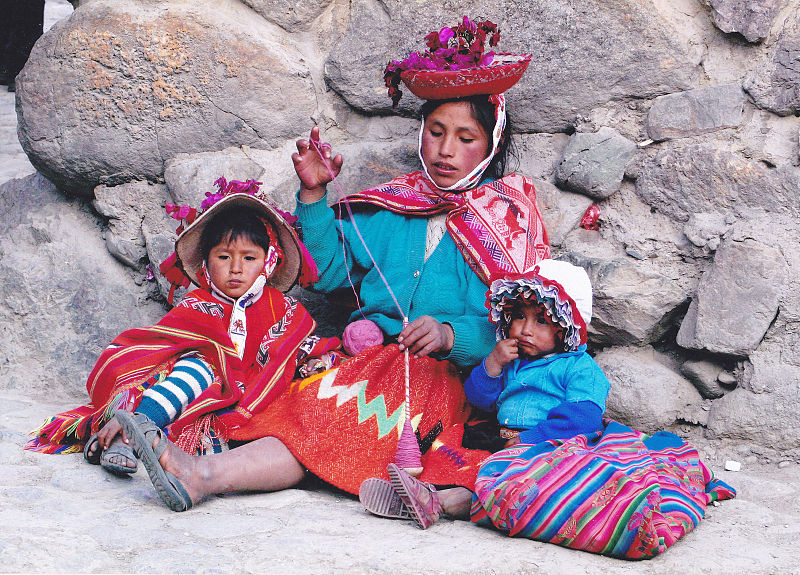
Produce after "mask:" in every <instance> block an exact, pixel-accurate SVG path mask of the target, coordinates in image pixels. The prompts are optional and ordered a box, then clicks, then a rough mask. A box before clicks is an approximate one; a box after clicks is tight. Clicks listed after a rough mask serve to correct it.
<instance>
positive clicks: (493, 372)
mask: <svg viewBox="0 0 800 575" xmlns="http://www.w3.org/2000/svg"><path fill="white" fill-rule="evenodd" d="M518 357H519V349H518V348H517V340H516V339H514V338H508V339H503V340H500V341H498V342H497V345H495V346H494V349H493V350H492V351H491V353H490V354H489V355H488V356H487V357H486V373H488V374H489V375H490V376H491V377H497V376H499V375H500V374H501V373H502V371H503V368H504V367H505V366H506V365H508V364H509V363H510V362H512V361H513V360H515V359H517V358H518Z"/></svg>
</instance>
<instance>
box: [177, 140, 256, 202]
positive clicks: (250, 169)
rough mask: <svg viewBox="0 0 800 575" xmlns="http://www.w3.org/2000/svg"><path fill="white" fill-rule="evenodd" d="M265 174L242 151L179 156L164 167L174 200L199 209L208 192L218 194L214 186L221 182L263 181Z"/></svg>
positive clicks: (228, 149)
mask: <svg viewBox="0 0 800 575" xmlns="http://www.w3.org/2000/svg"><path fill="white" fill-rule="evenodd" d="M263 174H264V168H263V167H262V166H260V165H259V164H258V163H256V162H255V161H253V160H251V159H250V158H249V157H248V156H247V154H245V152H244V151H243V150H242V149H241V148H226V149H224V150H220V151H219V152H200V153H197V154H178V155H176V156H175V157H174V158H171V159H169V160H167V162H166V163H165V165H164V181H165V182H166V183H167V187H168V188H169V193H170V195H171V196H172V199H173V201H174V202H175V203H176V204H179V205H188V206H192V207H194V208H198V209H199V208H200V204H201V203H202V201H203V200H204V199H205V196H206V194H207V193H214V192H216V191H217V187H216V186H215V185H214V182H216V181H217V179H219V178H221V177H224V178H225V179H226V180H228V181H231V180H239V181H242V182H244V181H247V180H256V181H260V180H261V176H262V175H263Z"/></svg>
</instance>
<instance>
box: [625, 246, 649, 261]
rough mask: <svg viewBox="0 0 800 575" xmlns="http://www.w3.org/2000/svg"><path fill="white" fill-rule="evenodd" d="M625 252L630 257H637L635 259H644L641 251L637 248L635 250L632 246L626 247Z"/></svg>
mask: <svg viewBox="0 0 800 575" xmlns="http://www.w3.org/2000/svg"><path fill="white" fill-rule="evenodd" d="M625 253H626V254H628V255H629V256H631V257H632V258H634V259H637V260H643V259H645V256H644V254H642V252H640V251H638V250H635V249H633V248H628V249H626V250H625Z"/></svg>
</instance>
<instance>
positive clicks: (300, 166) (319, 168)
mask: <svg viewBox="0 0 800 575" xmlns="http://www.w3.org/2000/svg"><path fill="white" fill-rule="evenodd" d="M296 145H297V152H296V153H294V154H292V163H294V170H295V172H297V177H298V178H299V179H300V201H303V202H306V203H311V202H315V201H317V200H319V199H320V198H321V197H322V196H324V195H325V186H326V185H327V184H328V182H330V181H331V171H332V172H333V175H334V176H337V175H339V171H340V170H341V169H342V164H343V163H344V159H343V158H342V155H341V154H337V155H336V156H334V157H333V159H331V157H332V156H331V145H330V144H327V143H325V142H320V141H319V127H318V126H314V127H313V128H311V135H310V137H309V139H308V140H297V142H296ZM317 148H319V151H317ZM320 154H322V155H323V156H324V157H325V160H327V164H328V165H329V166H330V171H329V169H328V165H326V162H325V161H324V160H323V158H322V156H320Z"/></svg>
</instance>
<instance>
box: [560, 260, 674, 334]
mask: <svg viewBox="0 0 800 575" xmlns="http://www.w3.org/2000/svg"><path fill="white" fill-rule="evenodd" d="M573 249H574V248H573ZM562 257H563V256H562ZM567 259H569V260H571V261H572V262H573V263H575V264H577V265H580V266H582V267H583V268H585V269H586V270H587V272H588V273H589V277H590V278H591V280H592V291H593V300H594V308H593V311H592V322H591V324H590V326H589V334H590V339H591V341H592V342H593V343H596V344H597V345H620V344H625V345H628V344H648V343H653V342H656V341H658V340H659V339H661V338H662V337H663V336H664V334H665V333H666V332H667V330H669V329H670V327H671V326H672V325H673V323H674V321H675V318H676V316H677V315H678V314H679V313H680V312H681V310H682V309H684V308H683V306H684V305H685V302H686V301H687V300H688V297H689V296H688V294H687V293H686V292H685V291H684V290H683V289H682V288H681V287H680V285H679V284H678V283H677V282H675V281H673V280H671V279H670V278H668V277H665V276H663V275H661V274H660V273H658V272H656V271H654V270H653V269H652V268H651V267H650V266H648V265H647V264H645V263H641V262H638V261H637V260H632V259H629V258H616V257H615V258H613V259H612V258H608V259H600V258H597V257H594V258H588V257H586V256H585V255H583V254H581V253H580V252H574V251H572V252H571V253H570V254H569V257H568V258H567Z"/></svg>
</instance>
